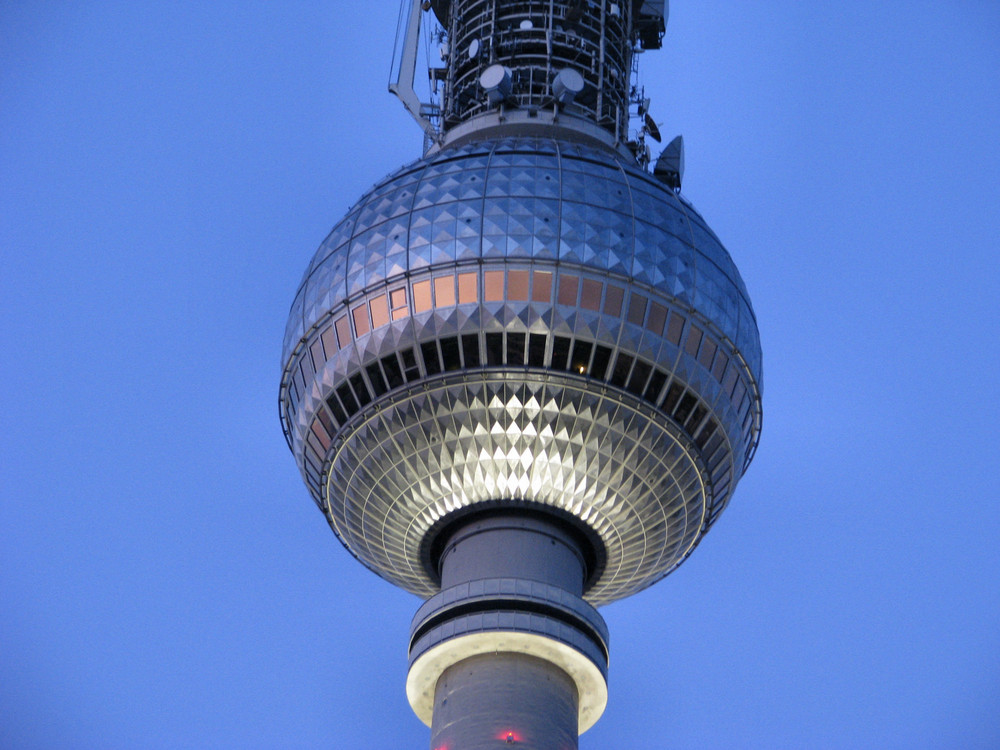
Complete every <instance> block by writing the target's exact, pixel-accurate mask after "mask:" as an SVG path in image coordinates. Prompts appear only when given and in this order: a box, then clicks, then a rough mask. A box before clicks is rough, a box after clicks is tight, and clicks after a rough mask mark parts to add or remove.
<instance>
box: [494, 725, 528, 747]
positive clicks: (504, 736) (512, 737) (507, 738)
mask: <svg viewBox="0 0 1000 750" xmlns="http://www.w3.org/2000/svg"><path fill="white" fill-rule="evenodd" d="M497 739H498V740H503V741H504V742H506V743H507V744H508V745H513V744H515V743H517V742H520V741H521V740H522V739H523V738H522V737H521V734H520V732H515V731H514V730H513V729H504V730H503V731H502V732H500V734H498V735H497Z"/></svg>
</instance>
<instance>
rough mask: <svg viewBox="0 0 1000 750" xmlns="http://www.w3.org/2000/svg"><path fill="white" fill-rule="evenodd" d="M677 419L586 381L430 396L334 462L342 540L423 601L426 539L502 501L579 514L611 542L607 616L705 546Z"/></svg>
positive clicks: (598, 599) (357, 427)
mask: <svg viewBox="0 0 1000 750" xmlns="http://www.w3.org/2000/svg"><path fill="white" fill-rule="evenodd" d="M676 433H677V430H676V428H675V427H674V426H673V425H671V424H670V423H669V421H668V420H666V419H663V418H662V417H659V415H657V414H656V413H655V412H654V411H653V410H652V409H644V408H642V407H641V406H637V405H635V404H626V403H622V402H621V401H620V400H619V399H618V398H616V397H615V396H614V395H605V394H602V393H600V392H599V391H598V389H596V388H593V387H591V386H590V385H589V384H588V383H587V382H586V381H583V380H573V379H570V378H560V377H556V376H547V375H536V374H525V375H522V376H521V377H518V378H517V379H514V380H511V379H509V378H507V377H506V376H505V375H504V374H503V373H492V374H483V375H481V376H480V377H477V378H475V379H467V378H465V377H464V376H461V375H459V376H455V377H449V378H444V379H441V380H438V381H436V382H435V383H434V384H433V385H431V384H424V385H421V386H419V387H418V388H415V389H410V390H408V391H407V392H404V393H398V394H396V395H395V397H394V398H393V399H392V401H391V402H390V403H388V404H386V405H383V406H382V407H381V408H380V409H379V410H377V411H376V410H371V411H368V412H365V413H363V414H360V415H359V419H357V420H355V421H354V422H352V423H351V427H350V429H348V430H346V431H345V432H344V433H343V434H342V435H341V436H340V437H339V439H338V440H337V442H336V445H335V446H334V447H333V448H332V450H331V457H332V458H331V466H330V469H329V472H328V479H327V493H326V502H327V505H328V513H329V517H330V519H331V522H332V525H333V527H334V530H335V531H336V532H337V534H338V536H339V537H340V538H341V540H342V541H343V542H344V544H346V545H347V546H348V547H349V548H350V549H351V550H352V551H354V553H355V554H356V555H357V556H358V557H359V558H360V559H361V560H362V562H364V563H365V564H366V565H368V566H369V567H371V568H372V569H373V570H376V571H377V572H379V574H380V575H382V576H383V577H385V578H387V579H388V580H390V581H392V582H393V583H395V584H397V585H399V586H402V587H403V588H406V589H407V590H409V591H412V592H414V593H417V594H420V595H424V596H428V595H431V594H433V593H434V592H435V590H436V587H435V586H434V584H433V583H432V582H430V581H429V580H428V577H427V573H426V571H424V570H423V569H422V568H421V566H420V562H419V560H420V548H421V543H422V541H423V536H424V534H425V533H426V532H427V531H428V530H429V529H430V528H431V527H432V526H434V524H436V523H437V522H438V521H439V520H440V519H441V518H443V517H444V516H446V515H447V514H448V513H450V512H452V511H455V510H458V509H460V508H464V507H466V506H469V505H472V504H475V503H480V502H487V501H495V500H511V501H529V502H533V503H538V504H542V505H550V506H553V507H556V508H559V509H561V510H564V511H568V512H570V513H573V514H578V515H580V516H581V517H582V518H584V520H585V521H586V523H587V524H588V525H590V526H591V527H592V528H593V529H594V530H595V531H596V532H597V533H598V534H599V535H600V537H601V538H602V539H603V540H604V542H605V547H606V550H607V553H608V559H607V563H606V565H605V570H604V573H603V575H602V576H601V577H600V579H599V580H598V581H597V582H596V583H595V584H594V585H593V586H592V587H591V589H590V591H589V592H588V595H587V598H588V599H589V600H590V601H591V602H593V603H595V604H602V603H606V602H608V601H613V600H615V599H618V598H621V597H623V596H627V595H629V594H631V593H633V592H634V591H636V590H638V589H641V588H644V587H645V586H647V585H649V584H650V583H651V582H653V581H655V580H657V579H659V578H661V577H662V576H664V575H666V573H667V572H669V571H670V570H671V569H672V568H673V567H675V566H676V565H677V564H678V563H679V562H680V561H681V560H682V559H683V558H684V557H685V556H686V555H687V554H688V553H689V552H690V550H691V549H692V548H693V546H694V544H695V543H696V542H697V540H698V537H699V536H700V532H701V527H702V524H703V522H704V520H705V519H704V515H705V512H706V507H707V502H706V494H705V485H704V482H703V480H702V476H701V475H702V474H703V472H704V467H701V466H699V461H698V460H697V457H696V456H695V455H694V454H693V453H692V452H691V451H690V450H689V448H688V446H687V441H686V440H685V439H683V437H682V436H680V435H678V434H676Z"/></svg>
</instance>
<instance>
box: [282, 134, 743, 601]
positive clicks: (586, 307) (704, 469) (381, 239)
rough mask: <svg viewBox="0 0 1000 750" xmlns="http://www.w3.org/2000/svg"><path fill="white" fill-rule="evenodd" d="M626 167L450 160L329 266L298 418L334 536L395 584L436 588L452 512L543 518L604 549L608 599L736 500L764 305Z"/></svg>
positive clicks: (541, 160) (389, 184) (687, 211)
mask: <svg viewBox="0 0 1000 750" xmlns="http://www.w3.org/2000/svg"><path fill="white" fill-rule="evenodd" d="M628 161H629V160H628V159H627V157H622V156H619V155H618V154H616V153H614V152H612V151H611V150H605V149H601V148H598V147H590V146H587V145H582V144H580V143H574V142H571V141H565V140H557V139H554V138H519V139H514V138H512V139H498V140H482V141H476V142H471V143H468V144H465V145H462V146H458V147H453V148H447V149H443V150H441V151H439V152H437V153H434V154H433V155H430V156H428V157H425V158H423V159H420V160H418V161H416V162H414V163H413V164H410V165H409V166H406V167H404V168H402V169H400V170H399V171H397V172H396V173H394V174H392V175H390V176H389V177H387V178H386V179H385V180H383V181H382V182H380V183H379V184H378V185H376V186H375V187H374V188H373V189H372V190H371V191H369V193H367V194H366V195H365V196H364V197H363V198H362V199H361V200H360V201H359V202H358V203H357V204H356V205H355V206H353V207H352V208H351V209H350V210H349V212H348V214H347V216H346V217H345V218H344V219H343V220H342V221H341V222H340V223H338V224H337V225H336V226H335V227H334V229H333V231H332V232H331V233H330V235H329V236H328V237H327V239H326V240H325V241H324V242H323V244H322V245H321V246H320V248H319V250H318V251H317V253H316V255H315V257H314V258H313V261H312V263H311V264H310V265H309V268H308V269H307V271H306V274H305V277H304V279H303V281H302V284H301V286H300V288H299V291H298V294H297V295H296V298H295V302H294V304H293V305H292V310H291V314H290V317H289V322H288V327H287V331H286V336H285V343H284V353H283V362H284V373H283V378H282V386H281V394H280V410H281V417H282V421H283V425H284V428H285V433H286V437H287V439H288V441H289V445H290V447H291V449H292V451H293V453H294V454H295V457H296V459H297V461H298V465H299V467H300V469H301V471H302V473H303V476H304V478H305V480H306V483H307V485H308V486H309V488H310V491H311V492H312V494H313V497H314V499H315V500H316V502H317V503H318V504H319V506H320V507H321V508H322V509H323V511H324V513H325V514H326V515H327V517H328V519H329V521H330V524H331V526H332V527H333V529H334V530H335V531H336V532H337V534H338V536H339V537H340V539H341V540H342V541H343V542H344V543H345V545H346V546H347V547H348V548H349V549H350V550H351V551H352V553H353V554H355V555H356V556H357V557H358V558H359V559H361V560H362V561H363V562H364V563H365V564H366V565H368V566H369V567H371V568H372V569H373V570H375V571H376V572H377V573H379V574H380V575H382V576H383V577H385V578H387V579H388V580H390V581H392V582H394V583H396V584H398V585H400V586H403V587H405V588H407V589H408V590H411V591H413V592H414V593H417V594H420V595H423V596H427V595H431V594H433V593H434V592H435V591H436V590H437V587H438V582H437V581H436V580H435V577H434V573H433V569H432V568H430V567H429V566H428V565H427V560H426V548H427V535H428V534H432V533H434V530H435V529H437V528H439V527H440V524H441V523H442V521H443V520H446V519H447V517H448V516H449V514H452V513H454V512H456V511H459V510H461V509H463V508H467V507H469V506H471V505H475V504H479V503H497V502H499V503H534V504H538V505H546V506H551V507H556V508H559V509H560V511H561V512H563V513H566V514H571V515H572V516H574V517H576V518H577V519H579V522H580V523H581V524H583V525H585V526H587V527H588V528H589V529H590V530H591V531H592V532H593V533H594V534H595V536H596V537H598V538H599V539H600V542H601V544H602V545H603V547H604V550H603V552H604V558H603V559H604V564H603V566H602V569H601V570H600V571H599V574H598V575H597V576H596V577H595V578H594V580H592V581H591V582H590V583H589V587H588V590H587V592H586V597H587V598H588V599H589V600H590V601H591V602H593V603H594V604H602V603H606V602H608V601H613V600H615V599H618V598H621V597H623V596H627V595H629V594H631V593H633V592H635V591H637V590H639V589H641V588H644V587H645V586H648V585H649V584H651V583H653V582H654V581H656V580H658V579H659V578H661V577H662V576H664V575H666V574H667V573H669V572H670V571H671V570H672V569H674V568H675V567H676V566H677V565H678V564H680V562H682V561H683V560H684V559H685V558H686V556H687V555H688V554H689V553H690V552H691V550H692V549H693V548H694V546H695V545H696V544H697V542H698V541H699V540H700V538H701V537H702V535H703V534H704V533H705V532H706V531H707V529H708V528H709V526H710V525H711V524H712V522H713V521H714V520H715V518H716V516H717V515H718V513H719V512H720V511H721V510H722V509H723V507H724V506H725V504H726V502H727V500H728V498H729V496H730V494H731V493H732V491H733V489H734V487H735V485H736V483H737V481H738V480H739V478H740V476H741V475H742V473H743V470H744V469H745V467H746V464H747V463H748V462H749V460H750V458H751V456H752V454H753V450H754V448H755V446H756V442H757V435H758V432H759V429H760V382H761V360H760V343H759V338H758V334H757V326H756V322H755V319H754V315H753V311H752V308H751V306H750V301H749V298H748V296H747V293H746V289H745V287H744V285H743V281H742V279H741V278H740V276H739V273H738V272H737V270H736V267H735V266H734V264H733V262H732V260H731V259H730V257H729V254H728V253H727V252H726V250H725V249H724V248H723V246H722V245H721V243H720V242H719V240H718V239H717V238H716V237H715V235H714V234H713V233H712V232H711V230H710V229H709V228H708V226H707V225H706V224H705V222H704V220H703V219H702V218H701V217H700V216H699V215H698V213H697V212H696V211H695V210H694V209H693V207H692V206H691V205H690V204H689V203H687V202H686V201H685V200H684V199H683V198H681V197H680V196H679V195H677V194H675V193H674V192H672V191H670V190H668V189H667V188H666V187H665V186H664V185H663V184H662V183H660V182H658V181H657V180H655V179H654V178H653V177H652V176H651V175H649V174H648V173H646V172H644V171H642V170H641V169H639V168H638V167H636V166H635V165H634V164H629V163H628Z"/></svg>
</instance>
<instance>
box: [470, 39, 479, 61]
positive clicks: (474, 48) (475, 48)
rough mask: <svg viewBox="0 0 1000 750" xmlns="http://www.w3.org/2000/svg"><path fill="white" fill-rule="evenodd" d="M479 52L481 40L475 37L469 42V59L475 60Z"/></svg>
mask: <svg viewBox="0 0 1000 750" xmlns="http://www.w3.org/2000/svg"><path fill="white" fill-rule="evenodd" d="M478 54H479V40H478V39H473V40H472V41H471V42H469V59H470V60H475V59H476V56H477V55H478Z"/></svg>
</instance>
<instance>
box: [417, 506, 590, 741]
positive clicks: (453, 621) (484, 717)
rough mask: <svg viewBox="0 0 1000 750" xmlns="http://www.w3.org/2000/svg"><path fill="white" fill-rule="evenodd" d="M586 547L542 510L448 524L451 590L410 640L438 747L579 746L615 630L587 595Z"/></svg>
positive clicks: (445, 588)
mask: <svg viewBox="0 0 1000 750" xmlns="http://www.w3.org/2000/svg"><path fill="white" fill-rule="evenodd" d="M584 544H585V541H583V540H582V539H581V538H579V537H578V536H577V535H575V534H574V533H572V529H571V527H569V526H567V525H566V524H565V523H563V522H560V521H559V520H558V519H556V518H555V517H546V516H545V515H542V514H539V513H538V512H534V511H522V512H517V511H516V510H513V511H512V510H505V511H503V512H493V513H486V514H477V515H476V516H474V517H472V518H471V519H470V520H468V521H467V522H464V523H459V524H458V525H457V528H456V529H455V530H454V531H453V532H451V533H450V536H449V537H448V540H447V543H446V545H445V548H444V550H443V552H442V554H441V559H440V568H441V581H442V591H441V593H440V594H438V595H437V596H435V597H432V598H431V599H430V600H429V601H428V602H427V604H425V605H424V607H422V608H421V609H420V611H418V613H417V616H416V618H414V622H413V628H412V631H411V641H410V664H411V666H410V677H409V680H408V684H407V692H408V693H409V698H410V702H411V705H412V706H413V708H414V710H415V711H416V712H417V714H418V715H419V716H420V717H421V718H422V719H424V721H427V723H429V724H430V726H431V748H434V749H435V750H437V749H438V748H450V749H451V750H459V749H461V750H475V749H477V748H490V747H497V746H499V745H500V744H501V743H510V744H515V743H516V744H517V745H518V746H520V747H524V748H539V749H540V750H541V749H542V748H546V749H550V748H557V749H558V750H575V748H576V747H577V738H578V736H579V732H580V731H581V729H586V728H587V727H588V726H589V725H590V724H592V723H593V721H596V719H597V717H598V716H599V715H600V712H601V710H603V707H604V703H605V701H606V695H607V686H606V683H605V675H606V673H607V630H606V628H605V625H604V621H603V620H602V619H601V617H600V615H598V614H597V612H596V610H594V609H593V608H592V607H590V605H588V604H587V603H586V602H584V601H583V599H582V598H581V596H582V593H583V585H584V581H585V579H586V577H587V563H586V559H587V556H586V555H585V553H584V550H583V549H582V546H583V545H584ZM581 647H584V648H586V649H587V651H585V652H581ZM584 653H587V655H586V656H585V655H584Z"/></svg>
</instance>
